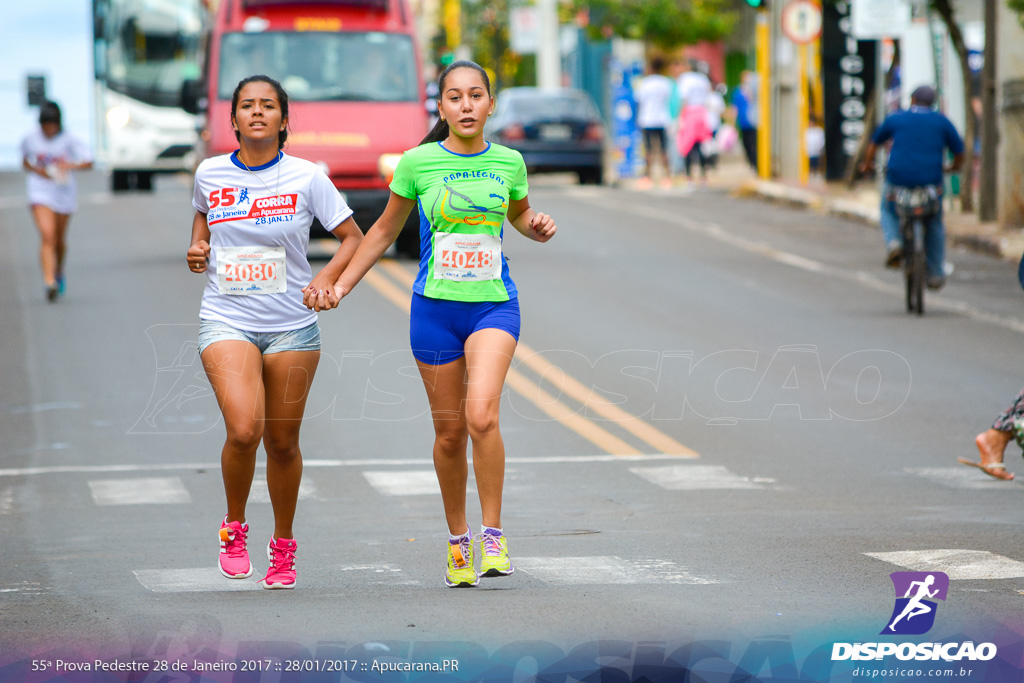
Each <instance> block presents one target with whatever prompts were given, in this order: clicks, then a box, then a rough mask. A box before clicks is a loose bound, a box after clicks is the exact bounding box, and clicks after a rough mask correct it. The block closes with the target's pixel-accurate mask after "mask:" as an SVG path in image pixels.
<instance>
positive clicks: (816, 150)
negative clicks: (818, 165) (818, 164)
mask: <svg viewBox="0 0 1024 683" xmlns="http://www.w3.org/2000/svg"><path fill="white" fill-rule="evenodd" d="M804 140H805V144H806V145H807V156H809V157H819V156H821V153H822V152H824V151H825V129H824V128H822V127H821V126H808V128H807V131H806V132H805V134H804Z"/></svg>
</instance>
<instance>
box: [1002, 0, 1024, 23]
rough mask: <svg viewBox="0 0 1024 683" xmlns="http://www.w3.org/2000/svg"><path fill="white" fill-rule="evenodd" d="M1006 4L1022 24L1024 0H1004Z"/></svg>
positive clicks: (1023, 21)
mask: <svg viewBox="0 0 1024 683" xmlns="http://www.w3.org/2000/svg"><path fill="white" fill-rule="evenodd" d="M1006 6H1007V7H1009V8H1010V9H1012V10H1013V11H1014V12H1016V13H1017V18H1018V19H1020V23H1021V25H1022V26H1024V0H1006Z"/></svg>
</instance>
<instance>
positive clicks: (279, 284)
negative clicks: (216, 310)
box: [217, 247, 288, 295]
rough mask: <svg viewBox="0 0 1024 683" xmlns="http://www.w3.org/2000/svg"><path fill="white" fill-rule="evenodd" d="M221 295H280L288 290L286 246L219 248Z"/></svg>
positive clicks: (218, 262)
mask: <svg viewBox="0 0 1024 683" xmlns="http://www.w3.org/2000/svg"><path fill="white" fill-rule="evenodd" d="M217 284H218V286H219V289H220V293H221V294H235V295H249V294H280V293H281V292H286V291H288V279H287V277H286V273H285V254H284V247H217Z"/></svg>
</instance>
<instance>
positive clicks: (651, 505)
mask: <svg viewBox="0 0 1024 683" xmlns="http://www.w3.org/2000/svg"><path fill="white" fill-rule="evenodd" d="M157 180H158V184H157V189H156V191H155V192H153V193H151V194H133V195H118V196H111V195H109V194H108V193H107V192H106V191H105V190H104V185H105V178H103V176H102V175H101V174H99V173H91V174H85V175H84V176H82V178H81V193H82V195H81V204H82V206H81V208H80V210H79V212H78V213H77V214H76V215H75V216H74V218H73V219H72V226H71V232H70V252H69V253H70V256H69V265H68V268H67V276H68V294H67V296H66V297H64V298H63V299H62V300H60V301H59V302H58V303H56V304H47V303H46V302H45V300H44V297H43V289H42V283H41V278H40V276H39V272H38V264H37V258H36V249H37V241H36V237H35V232H34V228H33V227H32V224H31V220H30V216H29V214H28V211H27V209H26V207H25V206H24V204H23V199H22V197H23V194H22V192H23V188H22V183H23V179H22V178H21V176H20V175H17V174H6V175H0V240H2V241H0V244H3V245H4V246H3V249H2V250H0V320H2V321H3V322H2V323H0V435H2V439H0V538H2V539H3V541H4V543H3V546H4V552H3V553H2V554H0V645H2V651H3V653H4V656H3V659H2V660H0V665H2V664H4V663H5V662H9V663H12V664H10V665H9V666H8V668H7V669H2V668H0V677H4V672H5V671H6V672H7V674H8V677H9V678H11V677H17V676H20V675H21V674H22V673H24V672H25V670H26V667H27V666H29V662H32V663H35V662H37V661H45V662H52V661H54V660H55V659H57V658H59V657H63V658H64V659H66V660H73V659H75V658H76V657H77V658H79V659H85V660H91V659H92V658H93V657H109V658H117V659H118V660H120V661H127V660H132V659H137V660H152V661H158V660H167V661H178V660H181V661H185V660H188V661H189V662H192V661H196V660H208V661H211V662H217V661H229V660H234V659H236V658H244V657H252V658H253V659H254V660H262V659H264V658H270V659H272V660H273V661H274V662H275V664H274V666H279V664H280V662H281V661H286V660H289V659H290V658H293V659H295V660H296V661H312V660H316V661H320V660H323V659H331V658H336V659H338V660H344V661H346V662H347V661H351V662H354V663H358V664H353V665H352V666H359V667H362V666H364V664H365V662H366V661H369V660H374V661H376V659H381V660H382V661H384V660H386V659H387V658H389V657H390V658H392V659H394V660H395V661H425V660H427V659H430V657H433V656H440V655H439V654H438V653H441V654H443V655H446V656H453V657H460V658H462V661H463V669H462V670H463V671H466V670H467V668H466V667H467V665H466V662H467V661H468V662H475V664H474V665H473V666H476V667H477V668H480V669H481V670H482V669H483V668H486V667H485V665H484V664H483V663H481V662H485V661H490V662H492V663H493V662H496V661H498V660H501V659H502V657H505V658H506V659H508V661H513V662H515V661H518V659H517V658H519V657H521V656H522V657H532V658H533V660H532V661H534V662H535V663H534V664H531V665H529V666H527V667H526V673H527V674H529V673H530V672H531V671H534V672H535V671H537V670H538V669H543V668H544V666H546V665H548V664H551V663H552V662H554V663H557V662H560V661H568V660H563V659H560V658H561V657H563V656H568V657H569V658H570V659H571V658H572V656H576V655H574V654H573V653H576V654H578V657H577V659H579V658H582V659H581V661H585V662H589V663H593V662H597V663H608V662H613V661H615V660H616V659H628V660H629V661H631V662H632V663H633V664H634V665H636V663H637V662H640V661H641V660H644V658H645V657H648V658H650V659H651V660H652V661H654V660H658V661H661V660H659V657H660V658H661V659H664V654H665V650H666V648H668V647H671V646H672V644H680V643H682V644H686V643H696V642H701V643H712V642H717V643H719V647H725V650H724V651H718V650H716V651H715V652H716V653H717V654H716V655H715V657H713V658H712V659H715V658H717V659H720V660H721V661H723V662H727V663H728V665H723V666H724V667H725V668H724V669H722V670H721V671H718V669H715V665H713V664H708V665H707V666H708V667H710V668H709V670H710V671H712V672H714V671H718V673H719V674H720V675H722V676H725V677H726V678H725V679H723V680H727V679H728V676H730V675H732V673H734V672H735V670H736V666H738V665H739V664H738V663H740V662H741V659H742V657H743V656H747V655H750V653H751V652H752V651H756V650H757V647H762V646H764V647H768V646H767V645H764V644H765V643H769V644H772V643H774V644H775V645H778V643H784V644H785V645H784V647H783V649H784V650H786V651H787V652H790V655H789V656H790V659H792V652H794V651H795V652H796V653H797V654H796V659H797V660H798V662H797V668H799V660H802V659H804V658H805V655H807V653H808V652H809V651H811V650H813V649H814V648H816V647H818V646H822V645H823V644H827V643H831V642H833V641H834V640H836V639H841V640H850V641H855V640H871V639H877V638H878V636H877V634H878V633H879V630H880V629H881V628H883V627H884V626H885V624H886V619H887V617H889V616H890V613H891V612H892V610H893V598H894V594H893V590H894V588H893V584H892V583H891V582H890V579H889V574H890V573H891V572H895V571H911V570H913V571H942V572H946V573H947V574H948V575H949V577H950V580H951V582H950V588H949V595H948V597H947V599H946V600H945V601H944V603H943V604H941V609H940V611H939V614H938V616H937V621H936V626H935V631H933V633H932V634H931V635H929V636H928V637H929V638H931V637H939V636H941V637H954V636H955V635H956V634H962V633H968V634H969V633H972V632H974V631H977V632H979V633H982V634H986V633H996V634H998V635H999V636H1000V637H1001V638H1003V640H1005V641H1006V642H1014V643H1019V641H1020V640H1021V639H1022V634H1024V616H1022V615H1024V609H1022V606H1024V594H1022V593H1024V546H1022V544H1021V542H1020V539H1021V535H1020V524H1021V521H1022V504H1021V503H1022V500H1021V498H1022V493H1024V489H1022V483H1021V482H1024V476H1021V477H1020V478H1019V480H1018V481H1017V482H1012V483H1004V482H997V481H994V480H991V479H988V478H987V477H985V476H984V475H983V474H981V473H980V472H979V471H978V470H974V469H971V468H967V467H963V466H961V465H957V464H956V458H957V456H968V457H973V456H975V455H976V452H975V451H974V447H973V437H974V435H975V434H977V433H978V432H980V431H983V430H984V429H986V428H987V427H988V426H989V425H990V424H991V421H992V419H993V418H994V417H995V416H996V414H997V413H999V412H1000V411H1001V410H1003V409H1004V408H1005V407H1006V406H1007V405H1008V404H1009V403H1010V402H1011V400H1012V399H1013V398H1014V397H1015V396H1016V395H1017V393H1018V392H1019V391H1020V389H1021V384H1022V383H1021V373H1020V372H1019V368H1020V358H1021V353H1020V349H1021V343H1022V341H1024V311H1022V310H1021V302H1022V293H1021V291H1020V288H1019V285H1017V283H1016V277H1015V275H1016V273H1015V267H1014V265H1013V264H1008V263H1005V262H1000V261H997V260H993V259H991V258H989V257H985V256H980V255H976V254H971V253H967V252H961V251H954V252H952V253H951V254H950V255H949V258H950V260H951V261H952V262H953V264H954V265H955V271H954V273H953V275H952V276H951V277H950V281H949V285H948V286H947V288H946V289H945V290H944V291H942V292H941V293H939V294H937V295H934V294H931V293H929V294H928V296H927V301H926V305H927V308H928V310H927V313H926V315H925V316H924V317H923V318H920V319H919V318H917V317H912V316H908V315H907V314H906V313H905V312H904V310H903V299H902V296H903V294H902V286H901V283H900V279H899V275H898V274H896V273H894V272H891V271H885V270H884V269H883V268H882V267H881V260H882V247H881V241H880V238H879V236H878V234H877V231H875V230H872V229H869V228H866V227H865V226H862V225H859V224H857V223H852V222H847V221H844V220H841V219H837V218H826V217H823V216H820V215H816V214H814V213H812V212H807V211H801V210H794V209H789V208H785V207H780V206H774V205H770V204H765V203H762V202H758V201H756V200H743V199H735V198H732V197H730V196H729V195H727V194H725V193H722V192H718V191H711V190H698V191H695V192H692V193H683V192H681V191H652V192H646V193H639V192H632V191H626V190H618V189H612V188H601V187H578V186H575V185H572V184H569V183H566V182H563V181H562V180H561V179H559V178H551V179H536V180H535V181H534V183H533V187H532V190H531V195H530V197H531V202H532V203H533V205H534V206H535V207H537V208H538V209H540V210H543V211H545V212H548V213H550V214H552V215H553V216H554V217H555V218H556V220H557V222H558V225H559V233H558V235H557V237H556V239H554V240H553V241H552V242H550V243H549V244H547V245H538V244H535V243H532V242H528V241H527V240H525V239H522V238H521V237H520V236H519V235H517V234H515V233H514V231H512V230H511V229H509V231H508V232H509V233H511V234H509V235H508V239H507V240H506V253H507V254H508V256H509V259H510V264H511V270H512V275H513V277H514V278H515V280H516V282H517V284H518V286H519V289H520V299H521V305H522V309H523V312H524V326H523V336H522V340H521V342H522V344H521V346H520V349H519V357H518V360H517V362H516V364H515V365H514V368H513V371H512V373H511V374H510V377H509V381H508V383H507V387H508V391H507V395H506V397H505V402H504V404H503V414H502V432H503V434H504V437H505V441H506V446H507V451H508V456H509V461H508V474H507V477H506V495H505V510H504V515H503V517H504V526H505V529H506V533H507V535H508V537H509V540H510V550H511V553H512V556H513V560H514V561H515V562H516V564H517V571H516V573H515V574H514V575H513V576H512V577H509V578H507V579H490V580H484V581H482V582H481V585H480V587H479V588H477V589H472V590H450V589H446V588H445V587H444V585H443V582H442V571H443V562H444V539H445V534H446V529H445V526H444V522H443V516H442V514H441V505H440V500H439V494H438V493H437V485H436V481H435V480H434V479H433V470H432V467H431V462H430V444H431V438H432V431H431V426H430V421H429V416H428V413H427V406H426V399H425V397H424V394H423V390H422V386H421V385H420V381H419V379H418V377H417V375H416V372H415V368H414V366H413V363H412V358H411V354H410V353H409V352H408V341H407V314H406V312H405V306H407V300H408V290H409V284H410V281H411V277H412V274H413V273H414V265H413V264H412V263H410V262H408V261H401V260H398V261H396V260H390V259H386V260H385V261H384V262H382V264H381V265H380V266H379V267H378V268H376V269H375V270H374V271H373V275H372V276H371V277H368V278H367V280H366V281H364V283H363V284H362V285H361V286H360V287H359V288H358V289H357V290H356V292H355V293H354V294H353V295H352V296H350V297H349V298H347V299H346V300H345V302H344V304H343V306H342V307H341V308H340V309H338V310H336V311H331V312H328V313H324V314H321V316H320V324H321V327H322V330H323V336H324V355H323V360H322V361H321V364H320V368H319V371H318V373H317V377H316V382H315V386H314V389H313V392H312V395H311V399H310V402H309V408H308V410H307V422H306V424H305V426H304V428H303V438H302V448H303V454H304V458H305V461H306V469H305V476H304V483H303V490H302V493H301V497H300V504H299V513H298V518H297V521H296V529H297V531H296V536H297V539H298V541H299V555H298V557H299V564H298V569H299V587H298V588H297V589H296V590H294V591H261V590H259V589H258V588H257V587H256V584H255V582H256V580H257V579H258V578H259V575H261V574H260V572H261V570H263V569H265V565H264V564H262V563H261V561H260V553H259V550H258V548H259V544H260V543H261V542H262V540H261V539H262V538H263V537H264V536H268V535H269V531H270V529H271V522H272V516H271V510H270V506H269V504H268V503H267V497H266V492H265V484H264V483H263V482H262V481H261V479H260V477H261V476H262V473H263V470H262V469H259V470H258V472H257V483H256V485H255V486H254V491H253V498H252V503H251V505H250V511H249V522H250V528H251V529H252V531H251V537H250V538H251V541H252V542H251V544H250V549H251V550H252V551H254V552H253V557H254V561H255V564H256V568H255V574H254V576H253V578H252V579H251V580H250V581H235V582H232V581H228V580H226V579H222V578H221V577H220V576H219V574H217V572H216V569H215V562H216V554H217V548H218V546H217V531H216V530H217V528H218V526H219V521H220V519H221V517H222V515H223V493H222V488H221V481H220V473H219V468H218V460H219V451H220V446H221V444H222V441H223V426H222V424H221V423H220V419H219V413H218V410H217V406H216V403H215V401H214V399H213V396H212V393H211V392H210V389H209V385H208V383H207V382H206V380H205V376H204V375H203V373H202V368H201V365H200V364H199V361H198V358H197V356H196V351H195V336H196V330H197V328H198V324H197V313H198V306H199V299H200V296H201V292H202V287H203V280H202V278H199V277H195V276H194V275H192V274H190V273H189V272H188V270H187V268H186V267H185V263H184V252H185V249H186V247H187V244H188V239H189V230H190V225H191V214H192V211H191V206H190V194H191V188H190V184H189V182H190V181H189V179H188V178H185V177H161V178H158V179H157ZM1018 456H1019V451H1018V449H1017V447H1016V446H1014V445H1011V447H1010V448H1009V449H1008V451H1007V462H1008V464H1009V468H1010V470H1011V471H1013V470H1017V471H1019V472H1020V473H1021V474H1022V475H1024V466H1022V462H1021V461H1020V460H1019V459H1018ZM471 486H472V481H471ZM470 500H471V502H472V500H473V498H472V494H471V498H470ZM470 511H471V520H472V521H473V523H474V524H478V523H479V512H478V511H477V510H476V509H475V507H474V506H473V505H472V504H471V506H470ZM897 597H899V596H897ZM598 642H600V643H603V645H601V646H600V647H598V646H597V645H595V643H598ZM722 643H725V645H724V646H722V645H721V644H722ZM645 644H646V645H645ZM666 644H667V645H666ZM730 644H731V649H730ZM708 647H711V646H708ZM645 648H646V649H645ZM787 648H788V650H787ZM1018 648H1019V646H1018ZM768 649H769V650H770V649H771V648H768ZM765 651H766V652H767V651H768V650H765ZM1013 651H1014V652H1017V654H1016V655H1015V656H1016V657H1017V659H1019V658H1020V657H1021V655H1020V652H1019V651H1017V650H1013ZM652 652H653V653H654V654H651V653H652ZM687 652H689V650H688V651H687ZM580 653H582V654H580ZM801 653H802V654H801ZM687 656H691V655H687ZM751 656H753V655H751ZM765 656H767V655H765ZM488 657H489V658H490V659H488ZM691 657H692V656H691ZM375 658H376V659H375ZM602 658H604V659H602ZM783 660H785V656H782V659H781V660H779V661H778V662H776V661H775V660H772V659H771V658H768V659H764V657H762V658H761V659H758V658H757V657H756V656H754V659H753V660H750V661H747V660H743V661H744V662H746V663H745V664H743V666H744V667H746V669H745V670H746V671H751V672H753V673H756V672H757V671H758V670H760V667H761V666H762V664H763V666H764V667H766V668H765V671H771V672H773V673H774V674H775V675H777V676H779V675H782V673H787V672H789V669H786V668H785V666H784V665H786V662H785V661H783ZM502 661H504V660H502ZM645 661H646V660H645ZM808 661H809V660H808ZM780 662H781V663H780ZM1011 663H1013V665H1014V666H1016V667H1017V668H1018V669H1019V668H1021V666H1022V665H1021V663H1020V662H1019V661H1016V660H1012V662H1011ZM777 664H778V667H776V665H777ZM805 664H806V663H805ZM530 666H532V667H533V669H532V670H531V669H530ZM552 666H554V665H552ZM730 666H731V667H732V668H729V667H730ZM847 666H848V665H847ZM779 667H781V668H779ZM469 668H470V669H472V666H469ZM513 668H514V667H513ZM720 668H721V667H720ZM501 671H502V672H503V673H495V674H494V676H493V677H494V678H495V679H496V680H499V679H502V678H503V677H505V676H506V674H507V678H508V679H509V680H511V678H512V673H511V671H512V669H507V670H505V669H502V670H501ZM517 671H519V672H520V673H519V674H517V675H518V676H519V680H525V679H523V678H522V676H523V675H526V674H522V671H523V670H522V669H519V670H517ZM723 671H724V673H723ZM780 671H781V672H782V673H780ZM804 671H805V673H806V671H807V670H806V668H805V669H804ZM794 672H795V669H794ZM53 673H56V672H55V671H54V670H53V669H52V668H50V669H47V670H45V671H43V674H45V675H41V677H40V678H39V679H38V680H45V679H47V676H49V675H50V674H53ZM288 673H289V671H288V670H285V671H284V672H282V671H281V669H280V668H277V669H268V670H266V671H264V672H263V673H262V674H261V672H260V670H257V671H256V672H255V673H251V674H250V678H253V679H255V678H257V677H260V678H261V679H262V677H263V675H264V674H265V675H267V676H269V678H268V680H277V678H275V676H276V677H281V676H282V675H284V676H285V678H287V674H288ZM193 674H194V666H193ZM363 674H365V672H359V671H355V672H345V673H337V672H336V671H332V672H324V673H323V675H324V676H326V677H327V678H330V679H331V680H347V679H348V678H349V677H351V678H354V679H356V680H380V677H379V676H378V677H371V678H362V679H361V678H360V677H359V676H360V675H363ZM234 675H235V676H236V678H237V676H238V675H240V674H238V673H237V672H236V673H235V674H234ZM794 675H795V673H794ZM307 677H308V676H306V675H303V676H302V678H303V680H305V678H307ZM214 678H216V677H215V676H214ZM242 678H245V677H244V676H243V677H242ZM712 679H714V676H713V675H712V674H710V673H709V674H707V676H705V678H704V679H702V680H712ZM140 680H141V678H140ZM152 680H154V681H155V680H156V679H152ZM246 680H248V679H246ZM317 680H319V679H317ZM325 680H326V679H325ZM385 680H407V679H402V678H391V679H388V678H385ZM417 680H418V679H417ZM694 680H696V679H694ZM821 680H825V678H822V679H821ZM990 680H994V679H990Z"/></svg>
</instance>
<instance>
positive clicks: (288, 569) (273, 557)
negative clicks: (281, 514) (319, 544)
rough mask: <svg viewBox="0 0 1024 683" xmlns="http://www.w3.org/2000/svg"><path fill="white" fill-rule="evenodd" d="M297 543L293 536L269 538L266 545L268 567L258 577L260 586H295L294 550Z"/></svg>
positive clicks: (270, 587) (297, 545)
mask: <svg viewBox="0 0 1024 683" xmlns="http://www.w3.org/2000/svg"><path fill="white" fill-rule="evenodd" d="M298 547H299V544H298V543H296V542H295V539H294V538H277V539H275V538H271V539H270V544H269V545H268V546H267V559H268V560H270V568H269V569H267V575H266V576H264V577H263V578H262V579H260V586H262V587H263V588H267V589H275V588H295V551H296V549H298Z"/></svg>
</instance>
